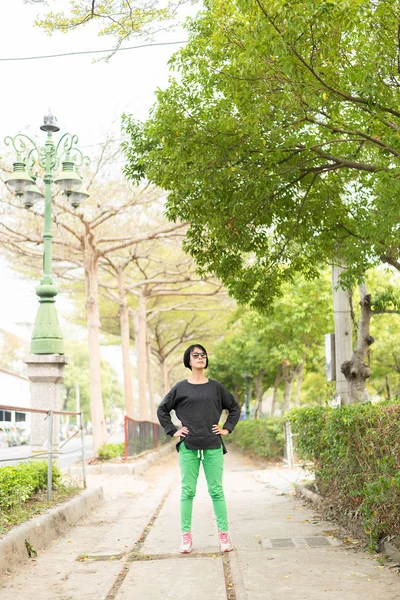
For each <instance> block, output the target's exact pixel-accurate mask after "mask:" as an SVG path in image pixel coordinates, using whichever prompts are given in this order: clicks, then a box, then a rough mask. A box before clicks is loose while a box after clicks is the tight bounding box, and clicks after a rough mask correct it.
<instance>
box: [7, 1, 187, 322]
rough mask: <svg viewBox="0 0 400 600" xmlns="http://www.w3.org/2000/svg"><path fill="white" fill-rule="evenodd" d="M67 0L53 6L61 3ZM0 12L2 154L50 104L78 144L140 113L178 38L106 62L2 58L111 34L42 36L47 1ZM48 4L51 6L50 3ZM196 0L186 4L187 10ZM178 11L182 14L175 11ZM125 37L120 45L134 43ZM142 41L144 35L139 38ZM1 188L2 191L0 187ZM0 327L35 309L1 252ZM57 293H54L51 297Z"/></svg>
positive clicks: (163, 79) (90, 45)
mask: <svg viewBox="0 0 400 600" xmlns="http://www.w3.org/2000/svg"><path fill="white" fill-rule="evenodd" d="M68 4H69V3H68V1H67V0H59V2H57V6H58V7H60V8H62V7H67V6H68ZM1 8H2V19H1V20H0V74H1V82H2V85H1V89H2V93H1V110H0V154H2V155H3V154H4V152H5V146H4V137H5V136H7V135H11V136H14V135H15V134H16V133H18V132H19V131H21V132H25V133H29V134H31V135H34V134H36V133H38V134H39V135H42V136H43V139H44V136H45V134H42V133H41V132H40V131H39V127H40V125H41V123H42V118H43V115H44V114H45V113H46V112H47V109H48V108H49V107H50V108H51V110H52V112H53V113H54V114H55V115H56V117H57V119H58V124H59V126H60V128H61V133H63V132H67V131H68V132H69V133H75V134H77V135H78V138H79V146H80V147H81V148H87V152H88V153H90V152H91V150H89V148H90V147H92V146H93V145H95V144H99V143H101V142H102V140H103V139H104V137H105V132H106V131H107V130H109V128H110V127H111V125H112V123H113V122H115V125H114V128H115V131H116V133H117V134H118V130H119V122H120V116H121V114H122V112H124V111H126V112H129V113H132V114H134V115H135V116H136V117H137V118H140V119H145V118H146V116H147V114H148V110H149V108H150V107H151V106H152V105H153V103H154V101H155V97H154V91H155V90H156V89H157V88H163V87H165V86H166V85H167V82H168V75H169V71H168V66H167V62H168V59H169V58H170V56H171V55H172V53H173V52H174V51H176V50H177V49H178V48H179V47H180V46H179V45H170V46H155V47H150V48H141V49H136V50H126V51H122V52H118V53H117V54H116V55H114V56H113V57H112V58H111V60H110V61H109V62H108V63H106V62H105V61H100V62H96V63H93V59H98V58H99V56H100V55H99V54H94V55H77V56H66V57H60V58H47V59H42V60H15V61H14V60H7V61H5V60H2V59H6V58H16V57H28V56H38V55H49V54H60V53H68V52H79V51H86V50H96V49H107V48H111V47H112V46H113V40H112V39H109V38H106V37H102V38H98V37H97V36H96V31H95V28H94V27H92V26H88V27H82V28H80V29H78V30H76V31H74V32H71V33H69V34H67V35H64V34H61V33H56V34H54V35H53V36H51V37H49V36H47V35H46V34H45V33H44V32H43V31H42V30H41V29H39V28H38V27H35V26H34V21H35V17H36V15H37V14H39V13H40V11H41V10H42V11H44V9H45V8H46V7H42V6H41V5H39V4H36V5H27V4H24V3H23V1H22V0H2V6H1ZM51 8H53V6H52V7H51ZM196 10H197V9H196V7H194V6H190V5H187V6H186V7H185V13H186V14H194V13H195V12H196ZM183 16H184V14H182V17H183ZM185 39H186V32H185V31H183V30H182V29H181V28H177V29H176V30H175V31H174V32H168V33H167V32H163V33H160V34H158V35H157V36H156V39H155V41H157V42H170V41H175V40H185ZM140 43H141V42H140V40H134V39H132V40H130V41H129V42H127V43H126V44H125V45H126V46H136V45H139V44H140ZM142 43H143V42H142ZM0 185H2V184H1V183H0ZM0 193H1V192H0ZM0 280H1V282H2V285H1V288H2V290H3V293H2V294H1V295H0V327H4V328H12V327H13V323H15V322H20V321H33V320H34V318H35V315H36V312H37V306H38V303H37V297H36V295H35V292H34V287H35V286H34V285H32V283H31V282H29V283H27V282H24V281H23V280H22V279H21V278H20V277H19V276H16V275H14V274H13V273H12V272H11V271H10V270H8V269H7V268H6V266H5V261H4V259H3V258H2V257H1V255H0ZM60 303H61V306H62V298H61V297H59V299H58V304H60Z"/></svg>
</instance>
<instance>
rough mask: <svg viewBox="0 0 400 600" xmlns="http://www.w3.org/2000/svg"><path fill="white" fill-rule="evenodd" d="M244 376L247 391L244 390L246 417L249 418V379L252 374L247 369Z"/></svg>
mask: <svg viewBox="0 0 400 600" xmlns="http://www.w3.org/2000/svg"><path fill="white" fill-rule="evenodd" d="M242 377H243V379H244V382H245V392H244V402H245V415H246V419H249V418H250V398H249V379H250V377H251V376H250V373H248V372H247V371H245V372H244V373H242Z"/></svg>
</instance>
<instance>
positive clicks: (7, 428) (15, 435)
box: [0, 424, 21, 446]
mask: <svg viewBox="0 0 400 600" xmlns="http://www.w3.org/2000/svg"><path fill="white" fill-rule="evenodd" d="M0 431H1V432H2V433H3V434H4V435H5V437H6V439H7V443H8V445H9V446H19V445H20V444H21V435H20V434H19V432H18V430H17V428H16V427H14V426H13V425H11V424H10V425H4V424H3V425H0Z"/></svg>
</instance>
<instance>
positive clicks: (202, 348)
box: [183, 344, 208, 370]
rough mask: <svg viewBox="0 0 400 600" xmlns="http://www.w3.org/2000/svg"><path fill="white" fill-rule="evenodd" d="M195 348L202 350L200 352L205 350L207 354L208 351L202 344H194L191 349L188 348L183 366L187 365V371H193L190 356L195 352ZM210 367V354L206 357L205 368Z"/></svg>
mask: <svg viewBox="0 0 400 600" xmlns="http://www.w3.org/2000/svg"><path fill="white" fill-rule="evenodd" d="M195 348H200V350H203V352H205V353H206V354H207V350H206V349H205V348H204V346H202V345H201V344H192V345H191V346H189V348H187V349H186V350H185V354H184V355H183V364H184V365H185V367H186V368H187V369H190V370H192V367H191V366H190V355H191V353H192V352H193V350H194V349H195ZM207 367H208V354H207V357H206V366H205V368H206V369H207Z"/></svg>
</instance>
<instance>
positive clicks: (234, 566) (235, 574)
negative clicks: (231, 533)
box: [229, 550, 248, 600]
mask: <svg viewBox="0 0 400 600" xmlns="http://www.w3.org/2000/svg"><path fill="white" fill-rule="evenodd" d="M229 562H230V567H231V578H232V582H233V587H234V590H235V598H236V600H248V595H247V590H246V586H245V584H244V580H243V575H242V569H241V567H240V562H239V557H238V555H237V552H236V550H233V551H232V552H230V553H229Z"/></svg>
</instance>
